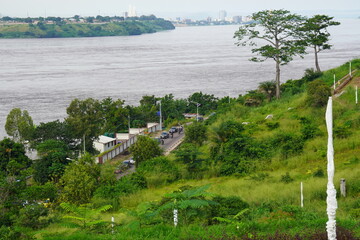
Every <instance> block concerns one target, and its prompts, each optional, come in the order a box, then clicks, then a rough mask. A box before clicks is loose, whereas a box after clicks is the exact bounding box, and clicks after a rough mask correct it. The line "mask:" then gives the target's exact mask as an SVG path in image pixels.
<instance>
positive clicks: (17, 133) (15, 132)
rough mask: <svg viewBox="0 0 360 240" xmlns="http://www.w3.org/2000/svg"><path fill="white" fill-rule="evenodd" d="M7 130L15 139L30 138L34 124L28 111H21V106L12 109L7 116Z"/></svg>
mask: <svg viewBox="0 0 360 240" xmlns="http://www.w3.org/2000/svg"><path fill="white" fill-rule="evenodd" d="M5 130H6V133H7V134H8V135H9V136H12V137H13V138H14V140H15V141H18V140H21V141H23V140H30V139H31V137H32V134H33V132H34V124H33V121H32V118H31V117H30V115H29V113H28V111H26V110H24V111H21V109H20V108H14V109H12V110H11V111H10V113H9V114H8V116H7V118H6V124H5Z"/></svg>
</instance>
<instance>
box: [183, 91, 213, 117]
mask: <svg viewBox="0 0 360 240" xmlns="http://www.w3.org/2000/svg"><path fill="white" fill-rule="evenodd" d="M187 100H188V102H189V106H188V109H186V110H187V111H188V112H196V105H197V104H200V106H199V114H206V113H207V112H210V111H211V110H216V109H217V101H218V98H216V97H214V95H212V94H211V95H210V94H203V93H202V92H196V93H193V94H192V95H191V96H189V97H188V99H187Z"/></svg>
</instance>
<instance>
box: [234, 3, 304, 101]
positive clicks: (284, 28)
mask: <svg viewBox="0 0 360 240" xmlns="http://www.w3.org/2000/svg"><path fill="white" fill-rule="evenodd" d="M252 19H253V20H254V23H252V24H248V25H243V26H241V27H240V28H239V30H238V31H236V32H235V35H234V38H237V39H238V43H237V45H238V46H246V45H249V46H257V45H258V44H261V46H260V47H255V48H253V49H252V53H256V54H257V55H258V56H257V57H253V58H252V59H250V60H251V61H254V62H263V61H265V60H266V59H269V58H270V59H273V60H274V61H275V68H276V77H275V81H276V98H280V66H281V65H285V64H287V63H289V62H290V61H291V60H293V57H294V56H296V55H299V56H301V55H302V54H305V46H303V45H301V44H300V42H299V39H300V36H299V35H300V31H299V28H300V26H301V24H302V23H303V22H304V18H303V17H301V16H299V15H296V14H292V13H290V11H287V10H282V9H281V10H272V11H268V10H265V11H260V12H257V13H254V14H253V15H252ZM254 40H256V41H254Z"/></svg>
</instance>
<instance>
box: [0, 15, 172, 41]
mask: <svg viewBox="0 0 360 240" xmlns="http://www.w3.org/2000/svg"><path fill="white" fill-rule="evenodd" d="M174 28H175V27H174V26H173V25H172V23H171V22H169V21H166V20H163V19H159V18H158V19H155V20H143V21H140V20H139V21H122V22H111V23H98V24H92V23H76V24H75V23H67V24H45V23H42V22H39V23H37V24H13V25H1V26H0V38H66V37H100V36H128V35H141V34H144V33H155V32H158V31H164V30H172V29H174Z"/></svg>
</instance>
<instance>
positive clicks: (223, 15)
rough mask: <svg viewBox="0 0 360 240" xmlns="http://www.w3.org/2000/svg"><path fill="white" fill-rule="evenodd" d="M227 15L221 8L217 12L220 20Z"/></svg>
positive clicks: (223, 19)
mask: <svg viewBox="0 0 360 240" xmlns="http://www.w3.org/2000/svg"><path fill="white" fill-rule="evenodd" d="M226 17H227V13H226V11H225V10H221V11H220V12H219V20H220V21H225V18H226Z"/></svg>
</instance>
